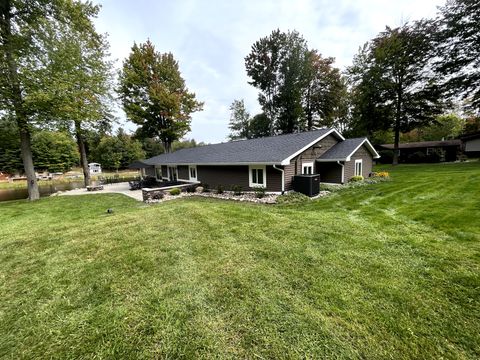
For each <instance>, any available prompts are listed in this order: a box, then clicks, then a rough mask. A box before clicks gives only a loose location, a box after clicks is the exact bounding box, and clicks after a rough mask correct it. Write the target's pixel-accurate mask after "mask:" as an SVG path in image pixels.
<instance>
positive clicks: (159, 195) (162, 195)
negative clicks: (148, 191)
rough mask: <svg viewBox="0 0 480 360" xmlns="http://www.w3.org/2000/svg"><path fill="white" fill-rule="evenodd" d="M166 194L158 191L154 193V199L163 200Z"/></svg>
mask: <svg viewBox="0 0 480 360" xmlns="http://www.w3.org/2000/svg"><path fill="white" fill-rule="evenodd" d="M164 196H165V194H164V193H163V192H157V193H155V194H153V195H152V200H162V199H163V197H164Z"/></svg>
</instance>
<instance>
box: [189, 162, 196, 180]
mask: <svg viewBox="0 0 480 360" xmlns="http://www.w3.org/2000/svg"><path fill="white" fill-rule="evenodd" d="M188 175H189V178H190V180H191V181H197V166H196V165H190V166H189V167H188Z"/></svg>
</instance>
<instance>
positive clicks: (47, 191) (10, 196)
mask: <svg viewBox="0 0 480 360" xmlns="http://www.w3.org/2000/svg"><path fill="white" fill-rule="evenodd" d="M81 187H84V183H83V180H82V181H71V182H67V183H59V184H53V183H52V184H49V185H40V186H39V187H38V188H39V190H40V196H41V197H44V196H50V195H51V194H53V193H55V192H57V191H65V190H73V189H78V188H81ZM27 198H28V190H27V189H26V188H21V189H0V201H9V200H21V199H27Z"/></svg>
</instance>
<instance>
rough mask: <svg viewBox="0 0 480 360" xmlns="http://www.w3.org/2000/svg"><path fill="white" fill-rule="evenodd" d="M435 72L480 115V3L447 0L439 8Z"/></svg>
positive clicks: (447, 86)
mask: <svg viewBox="0 0 480 360" xmlns="http://www.w3.org/2000/svg"><path fill="white" fill-rule="evenodd" d="M440 15H441V16H440V18H439V19H438V23H439V25H440V31H439V32H438V35H439V36H438V39H437V44H436V46H437V53H436V55H437V56H438V58H439V61H437V62H436V71H437V72H438V73H439V74H441V75H444V76H445V79H446V80H445V82H444V86H445V88H446V89H447V91H448V94H449V95H450V96H451V97H454V98H457V97H460V98H462V99H464V100H465V101H467V104H468V105H467V108H469V109H470V110H472V111H475V112H476V113H477V115H478V114H480V46H479V41H480V39H479V32H480V26H479V24H480V2H479V1H478V0H448V1H447V2H446V4H445V5H444V6H443V7H441V8H440Z"/></svg>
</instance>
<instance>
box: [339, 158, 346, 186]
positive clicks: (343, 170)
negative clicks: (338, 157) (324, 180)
mask: <svg viewBox="0 0 480 360" xmlns="http://www.w3.org/2000/svg"><path fill="white" fill-rule="evenodd" d="M337 164H338V165H340V166H341V167H342V184H343V183H344V182H345V165H343V164H342V163H341V162H340V161H337Z"/></svg>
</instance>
